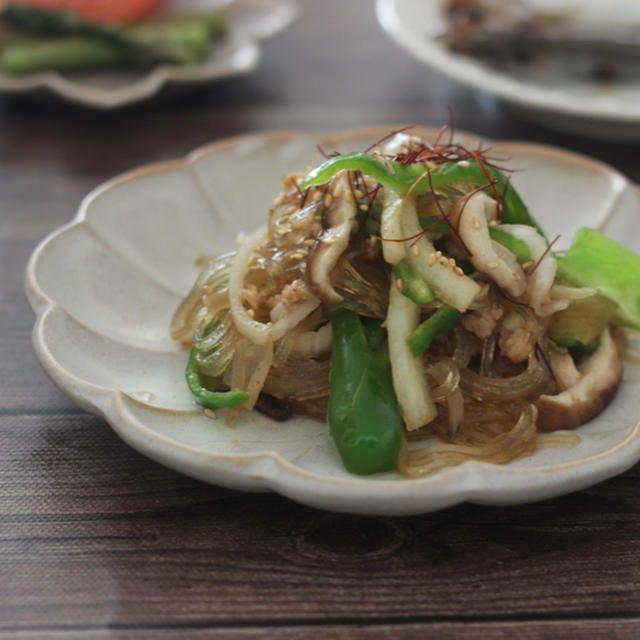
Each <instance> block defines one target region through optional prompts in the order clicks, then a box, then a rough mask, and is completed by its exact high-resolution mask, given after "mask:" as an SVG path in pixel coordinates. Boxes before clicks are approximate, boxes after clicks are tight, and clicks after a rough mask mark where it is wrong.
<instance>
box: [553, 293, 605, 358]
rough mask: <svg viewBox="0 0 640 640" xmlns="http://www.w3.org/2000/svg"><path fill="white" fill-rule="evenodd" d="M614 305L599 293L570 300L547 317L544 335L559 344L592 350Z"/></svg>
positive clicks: (585, 350)
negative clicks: (564, 306)
mask: <svg viewBox="0 0 640 640" xmlns="http://www.w3.org/2000/svg"><path fill="white" fill-rule="evenodd" d="M613 308H614V305H613V303H612V302H611V301H610V300H607V299H605V298H601V297H600V296H590V297H589V298H585V299H584V300H574V301H573V302H572V303H571V304H570V305H569V306H568V307H567V308H566V309H563V310H562V311H557V312H556V313H554V314H553V315H552V316H551V318H550V319H549V325H548V326H547V334H548V336H549V337H550V338H551V339H552V340H553V341H554V342H555V343H556V344H559V345H560V346H561V347H566V348H567V349H572V350H578V351H582V352H586V353H588V352H590V351H593V347H595V346H597V345H598V338H599V337H600V334H601V333H602V331H603V329H604V328H605V327H606V326H607V324H608V323H609V320H610V318H611V312H612V311H613Z"/></svg>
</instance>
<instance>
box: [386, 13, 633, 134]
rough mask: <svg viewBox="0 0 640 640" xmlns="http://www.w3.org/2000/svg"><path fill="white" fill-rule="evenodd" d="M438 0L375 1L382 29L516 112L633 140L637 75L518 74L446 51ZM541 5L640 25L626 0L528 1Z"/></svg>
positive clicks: (549, 70) (432, 64) (586, 17)
mask: <svg viewBox="0 0 640 640" xmlns="http://www.w3.org/2000/svg"><path fill="white" fill-rule="evenodd" d="M443 2H444V0H429V1H425V0H376V15H377V17H378V21H379V23H380V25H381V26H382V27H383V29H384V30H385V32H386V33H387V34H388V35H389V36H390V37H391V38H392V39H393V40H395V41H396V42H397V43H398V44H399V45H400V46H401V47H403V48H404V49H405V50H406V51H408V52H409V53H410V54H411V55H413V56H414V57H415V58H417V59H418V60H420V61H421V62H423V63H425V64H426V65H428V66H430V67H432V68H433V69H435V70H437V71H438V72H440V73H442V74H443V75H446V76H449V77H451V78H453V79H455V80H457V81H459V82H461V83H463V84H465V85H467V86H470V87H473V88H474V89H477V90H479V91H482V92H484V93H487V94H491V95H493V96H496V97H497V98H499V99H500V100H502V101H504V102H506V103H508V104H509V105H510V106H511V107H513V108H516V109H517V110H518V111H519V112H520V113H522V115H524V116H526V117H529V118H531V119H534V120H537V121H538V122H540V123H542V124H546V125H548V126H550V127H553V128H556V129H560V130H562V131H565V132H566V131H568V132H573V133H577V134H579V135H587V136H592V137H597V138H606V139H612V140H624V141H629V140H631V139H635V140H638V139H640V76H634V77H628V78H625V79H624V80H621V81H612V82H607V83H605V82H597V81H595V80H590V79H588V78H586V77H582V78H581V77H577V76H571V75H560V74H558V73H555V71H554V70H553V68H552V67H548V68H547V67H543V68H542V69H535V68H533V69H531V70H530V71H531V72H528V71H527V70H526V69H524V70H521V72H520V73H515V72H514V71H513V70H509V71H502V70H498V69H495V68H492V67H490V66H488V65H486V64H484V63H483V62H481V61H479V60H476V59H474V58H471V57H468V56H464V55H460V54H456V53H453V52H451V51H449V50H448V49H447V47H446V46H445V45H444V44H443V43H442V42H441V41H439V40H438V39H437V38H436V37H435V36H436V34H437V33H438V32H439V31H440V28H441V25H443V23H444V21H443V14H442V5H443ZM527 4H528V5H530V6H533V7H538V8H541V9H547V10H549V9H552V10H555V11H558V10H561V9H562V7H572V8H575V9H577V12H578V17H579V18H580V19H582V20H585V21H588V22H597V23H600V24H604V23H606V22H608V21H610V20H620V21H621V22H626V23H627V24H634V23H635V24H638V25H640V3H638V2H635V1H633V0H610V1H609V2H606V3H604V2H601V1H600V0H580V2H578V1H577V0H576V1H573V0H562V2H561V3H558V2H557V0H527Z"/></svg>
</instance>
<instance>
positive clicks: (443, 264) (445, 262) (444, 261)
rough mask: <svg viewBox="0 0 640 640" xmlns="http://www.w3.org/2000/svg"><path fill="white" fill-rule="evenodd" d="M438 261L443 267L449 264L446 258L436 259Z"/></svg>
mask: <svg viewBox="0 0 640 640" xmlns="http://www.w3.org/2000/svg"><path fill="white" fill-rule="evenodd" d="M438 262H439V263H440V264H441V265H442V266H443V267H446V266H447V265H448V264H449V262H448V261H447V259H446V258H440V259H439V260H438Z"/></svg>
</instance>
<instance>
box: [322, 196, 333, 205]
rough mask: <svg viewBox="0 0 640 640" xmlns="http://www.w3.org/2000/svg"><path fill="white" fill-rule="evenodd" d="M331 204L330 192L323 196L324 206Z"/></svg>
mask: <svg viewBox="0 0 640 640" xmlns="http://www.w3.org/2000/svg"><path fill="white" fill-rule="evenodd" d="M332 204H333V196H332V195H331V194H330V193H327V195H326V196H325V197H324V206H325V207H330V206H331V205H332Z"/></svg>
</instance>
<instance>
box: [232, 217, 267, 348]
mask: <svg viewBox="0 0 640 640" xmlns="http://www.w3.org/2000/svg"><path fill="white" fill-rule="evenodd" d="M268 237H269V235H268V231H267V227H266V225H263V226H262V227H260V228H259V229H258V230H257V231H255V232H254V233H252V234H251V235H250V236H246V237H244V238H243V239H242V240H241V244H240V248H239V249H238V252H237V253H236V257H235V259H234V260H233V265H232V267H231V277H230V279H229V304H230V308H231V316H232V318H233V322H234V324H235V325H236V329H237V330H238V333H240V334H241V335H243V336H244V337H245V338H248V339H249V340H251V342H253V343H254V344H261V345H264V344H266V343H267V342H268V341H269V340H270V339H272V338H271V327H272V324H271V323H265V322H258V321H257V320H254V319H253V318H252V317H251V315H250V314H249V311H248V309H246V308H245V306H244V303H243V302H242V298H241V297H240V291H241V290H242V287H243V285H244V281H245V278H246V276H247V273H248V272H249V261H250V259H251V257H252V256H253V254H254V252H255V251H256V249H257V248H258V247H259V246H260V245H262V244H264V243H265V242H266V241H267V239H268Z"/></svg>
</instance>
